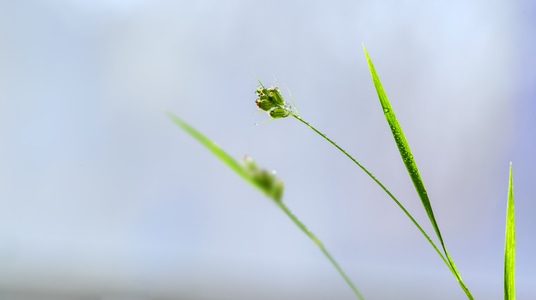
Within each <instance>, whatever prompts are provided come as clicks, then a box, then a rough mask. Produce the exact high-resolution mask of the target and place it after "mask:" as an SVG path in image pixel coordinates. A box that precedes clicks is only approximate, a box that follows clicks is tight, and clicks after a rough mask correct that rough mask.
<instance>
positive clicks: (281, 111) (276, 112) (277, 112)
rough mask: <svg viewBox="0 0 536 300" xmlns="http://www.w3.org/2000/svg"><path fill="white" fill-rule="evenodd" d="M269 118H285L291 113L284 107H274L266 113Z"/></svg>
mask: <svg viewBox="0 0 536 300" xmlns="http://www.w3.org/2000/svg"><path fill="white" fill-rule="evenodd" d="M268 114H270V117H272V118H274V119H279V118H286V117H288V116H289V115H290V114H291V111H290V110H288V109H286V108H284V107H276V108H274V109H272V110H270V111H269V112H268Z"/></svg>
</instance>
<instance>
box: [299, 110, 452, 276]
mask: <svg viewBox="0 0 536 300" xmlns="http://www.w3.org/2000/svg"><path fill="white" fill-rule="evenodd" d="M292 116H293V117H294V118H296V119H297V120H298V121H300V122H302V123H303V124H305V125H307V127H309V128H311V129H312V130H313V131H314V132H316V133H317V134H318V135H320V136H321V137H323V138H324V139H325V140H326V141H328V142H329V143H330V144H331V145H333V146H334V147H335V148H337V149H338V150H339V151H341V152H342V153H343V154H344V155H346V157H348V158H349V159H350V160H351V161H352V162H353V163H355V164H356V165H357V166H358V167H359V168H361V170H363V172H365V173H366V174H367V175H368V176H369V177H370V178H371V179H372V180H373V181H374V182H375V183H376V184H377V185H379V186H380V188H381V189H382V190H383V191H384V192H385V193H387V195H389V197H390V198H391V199H392V200H393V201H394V202H395V203H396V205H398V207H399V208H400V209H401V210H402V211H403V212H404V214H406V216H407V217H408V218H409V219H410V220H411V222H412V223H413V224H414V225H415V226H416V227H417V229H419V231H420V232H421V233H422V235H423V236H424V237H425V238H426V240H427V241H428V242H429V243H430V245H432V247H433V248H434V250H435V251H436V252H437V254H438V255H439V257H441V259H442V260H443V262H444V263H445V264H446V265H447V267H448V268H449V270H450V271H451V272H452V273H453V274H455V272H454V270H453V269H452V266H451V265H450V264H449V262H448V261H447V259H446V258H445V256H444V255H443V253H441V251H440V250H439V248H438V247H437V246H436V244H435V243H434V241H432V239H431V238H430V236H428V234H427V233H426V232H425V231H424V229H423V228H422V227H421V225H420V224H419V222H417V220H415V218H413V216H412V215H411V214H410V213H409V211H408V210H407V209H406V208H405V207H404V206H403V205H402V203H400V201H398V199H396V197H395V196H394V195H393V194H392V193H391V192H390V191H389V190H388V189H387V188H386V187H385V186H384V185H383V184H382V183H381V182H380V181H379V180H378V179H376V177H374V175H372V173H371V172H370V171H369V170H367V168H365V167H364V166H363V165H362V164H360V163H359V162H358V161H357V160H356V159H355V158H354V157H353V156H351V155H350V154H349V153H348V152H346V150H344V149H343V148H341V147H340V146H339V145H337V144H336V143H335V142H334V141H332V140H331V139H330V138H328V137H327V136H326V135H325V134H324V133H322V132H321V131H319V130H318V129H316V128H315V127H314V126H313V125H311V124H309V123H308V122H307V121H305V120H304V119H302V118H301V117H300V116H297V115H295V114H293V115H292Z"/></svg>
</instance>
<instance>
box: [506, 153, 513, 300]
mask: <svg viewBox="0 0 536 300" xmlns="http://www.w3.org/2000/svg"><path fill="white" fill-rule="evenodd" d="M515 258H516V228H515V215H514V179H513V176H512V163H510V176H509V180H508V200H507V205H506V234H505V241H504V299H505V300H515V299H516V291H515V286H514V283H515V281H514V273H515V272H514V271H515Z"/></svg>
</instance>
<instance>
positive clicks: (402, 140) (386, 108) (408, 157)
mask: <svg viewBox="0 0 536 300" xmlns="http://www.w3.org/2000/svg"><path fill="white" fill-rule="evenodd" d="M363 50H364V52H365V56H366V58H367V63H368V66H369V69H370V74H371V77H372V81H373V82H374V87H375V88H376V92H377V94H378V98H379V100H380V104H381V106H382V109H383V113H384V115H385V118H386V120H387V123H388V124H389V127H390V128H391V133H392V134H393V137H394V139H395V143H396V146H397V147H398V151H399V152H400V155H401V157H402V161H403V162H404V165H405V166H406V169H407V171H408V173H409V176H410V177H411V181H412V182H413V185H414V187H415V190H416V191H417V194H418V195H419V198H420V199H421V203H422V205H423V207H424V210H425V211H426V214H427V215H428V219H429V220H430V223H431V224H432V227H433V228H434V231H435V233H436V235H437V238H438V239H439V242H440V244H441V247H442V248H443V251H444V253H445V256H446V257H447V260H448V267H449V269H450V270H451V272H452V273H453V274H454V276H455V277H456V280H457V281H458V283H459V284H460V286H461V288H462V289H463V291H464V292H465V294H466V295H467V296H468V297H469V299H473V296H472V295H471V293H470V292H469V290H468V289H467V287H466V286H465V284H464V283H463V281H462V278H461V276H460V273H459V272H458V270H457V269H456V265H455V264H454V261H453V260H452V258H451V257H450V255H449V253H448V251H447V248H446V247H445V242H444V241H443V237H442V236H441V231H440V230H439V226H438V224H437V221H436V219H435V216H434V211H433V210H432V204H431V203H430V199H429V198H428V193H427V192H426V188H425V187H424V183H423V180H422V178H421V175H420V173H419V169H418V168H417V164H416V163H415V159H414V158H413V154H412V153H411V149H410V147H409V144H408V142H407V140H406V137H405V135H404V132H403V131H402V127H401V126H400V124H399V123H398V121H397V119H396V116H395V113H394V111H393V108H392V107H391V104H390V103H389V99H388V98H387V95H386V94H385V91H384V89H383V86H382V84H381V81H380V78H379V77H378V74H377V73H376V70H375V68H374V64H373V63H372V60H371V59H370V56H369V54H368V52H367V49H366V48H365V46H364V45H363Z"/></svg>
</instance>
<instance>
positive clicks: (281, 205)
mask: <svg viewBox="0 0 536 300" xmlns="http://www.w3.org/2000/svg"><path fill="white" fill-rule="evenodd" d="M275 203H276V204H277V206H279V208H281V210H283V212H285V214H286V215H287V216H288V217H289V218H290V219H291V220H292V222H294V224H296V226H298V227H299V228H300V229H301V231H303V233H305V235H307V236H308V237H309V238H310V239H311V240H312V241H313V243H315V244H316V245H317V246H318V248H320V250H321V251H322V253H324V256H326V258H327V259H328V260H329V261H330V262H331V264H332V265H333V266H334V267H335V269H337V271H338V272H339V274H340V275H341V276H342V278H344V281H346V283H347V284H348V285H349V286H350V288H351V289H352V291H354V294H355V295H356V296H357V297H358V298H359V299H361V300H364V299H365V298H364V297H363V295H361V293H360V292H359V290H357V288H356V286H355V285H354V283H353V282H352V280H351V279H350V278H349V277H348V275H346V273H345V272H344V271H343V269H342V268H341V266H339V264H338V263H337V261H335V259H334V258H333V256H331V254H330V253H329V252H328V250H327V249H326V247H324V244H322V241H320V239H318V238H317V237H316V235H314V233H312V232H311V231H310V230H309V229H308V228H307V226H305V224H303V223H302V222H301V221H300V219H298V217H296V215H294V214H293V213H292V211H291V210H290V209H289V208H288V207H287V206H286V205H285V204H284V203H283V201H276V202H275Z"/></svg>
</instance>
